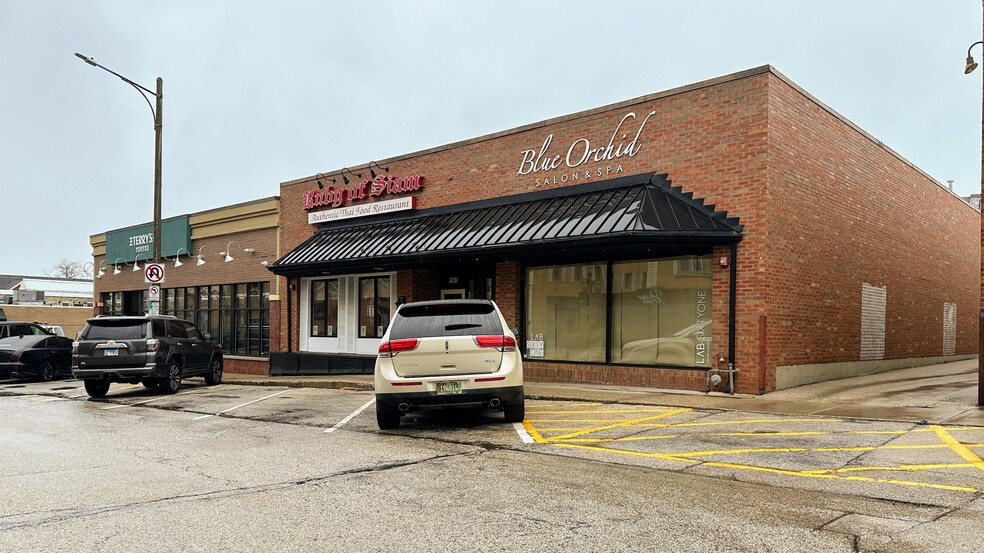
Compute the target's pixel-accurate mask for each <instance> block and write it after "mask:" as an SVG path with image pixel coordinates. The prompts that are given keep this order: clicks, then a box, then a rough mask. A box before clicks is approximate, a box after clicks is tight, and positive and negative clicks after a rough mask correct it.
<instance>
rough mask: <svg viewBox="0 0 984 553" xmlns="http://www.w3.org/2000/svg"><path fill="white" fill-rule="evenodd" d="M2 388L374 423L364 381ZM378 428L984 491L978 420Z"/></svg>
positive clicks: (650, 412)
mask: <svg viewBox="0 0 984 553" xmlns="http://www.w3.org/2000/svg"><path fill="white" fill-rule="evenodd" d="M589 391H590V389H589ZM618 393H623V392H618ZM0 396H13V397H15V398H16V399H19V400H23V401H33V402H48V401H66V400H75V401H79V402H82V405H83V407H84V408H85V409H86V410H93V411H99V412H104V413H105V414H106V416H111V415H113V414H120V415H124V414H133V413H134V412H138V411H137V410H139V409H148V408H154V409H165V410H169V411H175V412H180V413H182V414H183V415H184V416H185V417H186V418H187V420H188V421H189V422H188V424H190V425H192V426H191V427H190V428H195V429H196V430H195V431H196V432H199V431H201V432H208V431H209V430H210V429H212V428H217V426H215V425H227V423H228V421H230V420H234V421H240V422H248V421H258V422H263V423H278V424H287V425H293V426H299V427H304V428H307V429H309V430H311V431H313V432H318V433H323V434H325V435H330V434H332V433H334V432H338V431H350V432H362V433H379V430H378V428H377V426H376V421H375V416H374V415H375V410H374V408H373V403H374V395H373V393H372V391H371V390H366V389H362V388H359V387H354V386H341V387H333V388H312V387H288V386H282V385H281V386H278V385H273V383H270V385H266V386H249V385H237V384H229V383H224V384H221V385H218V386H206V385H205V384H204V383H203V382H201V381H200V380H198V379H190V380H188V381H186V382H185V383H184V385H183V387H182V389H181V391H180V392H178V393H177V394H173V395H168V394H162V393H160V392H159V391H157V390H149V389H146V388H144V387H143V386H141V385H113V387H112V388H111V389H110V392H109V394H108V395H107V396H106V398H104V399H102V400H91V399H90V398H88V396H87V394H85V391H84V389H83V387H82V383H81V382H80V381H76V380H63V381H55V382H50V383H44V382H23V381H0ZM647 397H648V396H647ZM828 407H829V406H828ZM384 434H393V435H403V436H407V437H413V438H427V439H432V440H437V441H444V442H451V443H460V444H478V445H481V444H488V445H491V446H495V447H509V448H516V449H520V448H522V449H530V448H532V449H537V450H538V451H549V452H550V453H553V454H559V455H566V456H573V457H579V458H586V459H593V460H597V461H600V462H605V463H619V464H632V465H639V466H646V467H652V468H657V469H662V470H673V471H689V472H695V473H698V474H703V475H712V476H716V477H725V478H733V479H738V480H742V481H750V482H760V483H767V484H772V485H780V486H786V487H801V488H804V489H817V490H821V489H822V490H826V491H829V490H831V489H833V490H836V491H839V492H843V493H848V494H861V495H865V496H869V497H879V498H886V499H892V500H898V501H913V498H914V497H922V498H923V499H924V500H925V501H927V502H928V503H932V504H939V503H940V502H942V503H949V502H953V501H957V499H956V498H958V497H966V496H968V495H970V496H973V495H974V494H980V493H984V460H982V458H981V455H982V454H984V427H981V426H971V425H956V424H951V425H941V424H935V423H931V422H922V423H919V422H916V423H913V422H905V421H882V420H862V419H855V418H848V417H834V416H817V415H816V414H799V413H795V412H794V413H790V414H779V413H769V412H765V413H756V412H745V411H737V410H721V409H707V408H695V407H688V406H679V405H677V406H667V405H655V404H647V403H644V402H639V403H613V402H605V401H598V402H587V401H570V400H566V399H557V400H537V399H528V400H527V412H526V420H525V421H524V422H523V423H522V424H517V425H510V424H506V423H504V421H503V418H502V413H498V412H494V411H481V410H479V411H474V410H461V409H448V410H440V411H424V412H419V413H410V414H408V415H406V416H405V417H404V419H403V421H402V423H401V426H400V428H399V429H396V430H393V431H388V432H385V433H384ZM325 439H331V438H330V436H326V437H325Z"/></svg>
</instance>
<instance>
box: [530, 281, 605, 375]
mask: <svg viewBox="0 0 984 553" xmlns="http://www.w3.org/2000/svg"><path fill="white" fill-rule="evenodd" d="M606 281H607V267H606V266H605V264H604V263H591V264H584V265H566V266H563V267H542V268H536V269H530V270H529V272H528V274H527V301H526V349H525V351H526V356H527V357H529V358H544V359H555V360H565V361H597V362H604V361H605V309H606V306H605V298H606V290H607V283H606Z"/></svg>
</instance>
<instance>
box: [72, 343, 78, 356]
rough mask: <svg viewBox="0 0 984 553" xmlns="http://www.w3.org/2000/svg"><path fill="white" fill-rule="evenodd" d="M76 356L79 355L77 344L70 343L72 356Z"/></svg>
mask: <svg viewBox="0 0 984 553" xmlns="http://www.w3.org/2000/svg"><path fill="white" fill-rule="evenodd" d="M78 354H79V343H78V342H72V355H78Z"/></svg>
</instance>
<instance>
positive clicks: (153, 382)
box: [140, 378, 161, 388]
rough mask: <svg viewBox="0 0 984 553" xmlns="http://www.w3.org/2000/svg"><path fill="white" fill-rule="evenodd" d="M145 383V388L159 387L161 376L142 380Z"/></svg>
mask: <svg viewBox="0 0 984 553" xmlns="http://www.w3.org/2000/svg"><path fill="white" fill-rule="evenodd" d="M140 383H141V384H143V385H144V388H157V387H159V386H160V385H161V379H160V378H145V379H143V380H141V381H140Z"/></svg>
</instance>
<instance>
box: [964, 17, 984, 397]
mask: <svg viewBox="0 0 984 553" xmlns="http://www.w3.org/2000/svg"><path fill="white" fill-rule="evenodd" d="M982 3H984V2H982ZM978 44H984V41H980V40H979V41H977V42H975V43H973V44H971V45H970V48H967V63H966V65H964V74H966V75H969V74H970V73H971V72H973V71H974V70H975V69H977V62H975V61H974V57H973V56H971V55H970V50H971V49H972V48H973V47H974V46H977V45H978ZM981 87H982V88H981V102H982V105H981V194H982V195H984V82H982V84H981ZM982 224H984V222H982ZM981 251H982V252H984V226H982V227H981ZM981 290H982V291H984V266H982V268H981ZM980 302H981V306H980V311H979V312H978V318H977V405H978V406H982V407H984V295H982V296H981V299H980Z"/></svg>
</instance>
